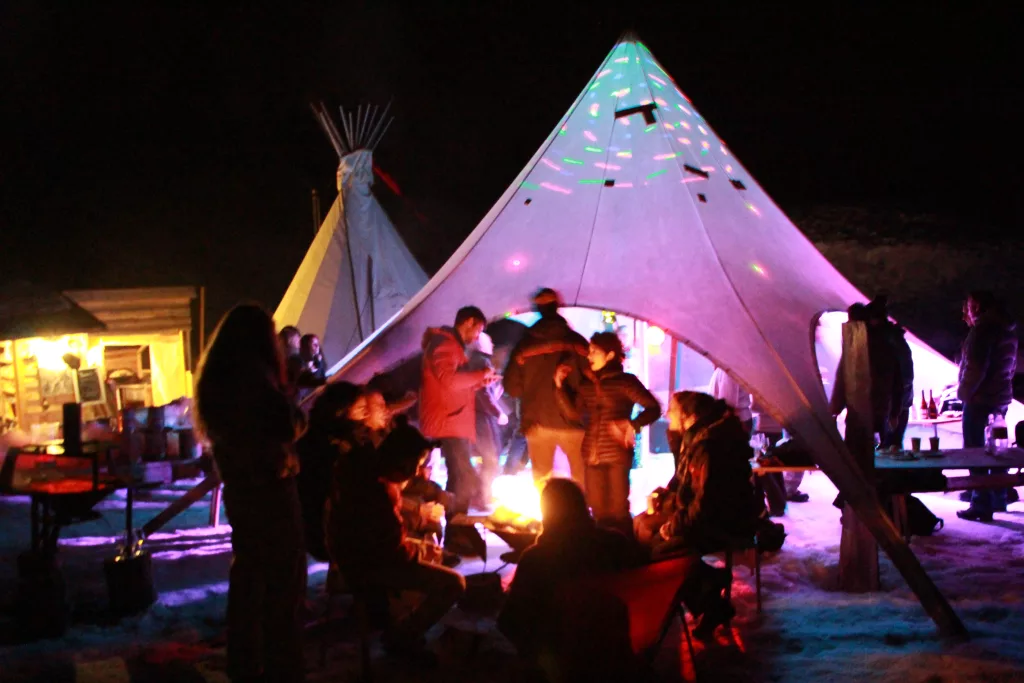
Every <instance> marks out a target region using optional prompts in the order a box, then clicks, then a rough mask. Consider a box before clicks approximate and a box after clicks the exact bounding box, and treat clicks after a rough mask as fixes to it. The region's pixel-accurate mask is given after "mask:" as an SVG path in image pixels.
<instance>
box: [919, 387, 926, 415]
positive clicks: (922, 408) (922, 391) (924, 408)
mask: <svg viewBox="0 0 1024 683" xmlns="http://www.w3.org/2000/svg"><path fill="white" fill-rule="evenodd" d="M920 419H922V420H927V419H928V401H926V400H925V398H924V389H922V390H921V412H920Z"/></svg>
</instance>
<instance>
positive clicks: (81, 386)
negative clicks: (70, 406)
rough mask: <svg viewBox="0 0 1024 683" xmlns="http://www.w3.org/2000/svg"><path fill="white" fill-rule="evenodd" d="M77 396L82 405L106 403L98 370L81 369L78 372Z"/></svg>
mask: <svg viewBox="0 0 1024 683" xmlns="http://www.w3.org/2000/svg"><path fill="white" fill-rule="evenodd" d="M78 396H79V400H80V401H81V402H82V403H103V402H106V397H105V395H104V391H103V381H102V380H101V379H100V371H99V368H82V369H81V370H79V371H78Z"/></svg>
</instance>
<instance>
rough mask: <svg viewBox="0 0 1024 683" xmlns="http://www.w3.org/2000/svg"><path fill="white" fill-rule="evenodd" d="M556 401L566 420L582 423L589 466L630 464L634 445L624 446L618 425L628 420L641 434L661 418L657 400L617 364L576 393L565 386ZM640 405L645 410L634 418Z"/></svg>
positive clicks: (558, 392)
mask: <svg viewBox="0 0 1024 683" xmlns="http://www.w3.org/2000/svg"><path fill="white" fill-rule="evenodd" d="M551 381H552V382H554V380H553V379H552V380H551ZM555 399H556V401H557V403H558V407H559V410H560V411H561V413H562V415H563V416H564V417H565V418H566V420H567V421H569V422H574V423H575V422H578V423H582V424H583V426H584V429H585V430H586V433H585V434H584V436H583V458H584V460H585V462H586V463H587V466H589V467H594V466H597V465H630V464H631V463H632V462H633V446H632V445H630V444H627V443H625V436H626V435H625V433H623V430H622V429H621V428H620V427H619V425H618V424H617V423H618V422H620V421H622V420H628V421H629V423H630V424H632V425H633V429H634V430H636V431H637V432H639V431H640V430H641V429H643V428H644V427H646V426H647V425H649V424H651V423H652V422H654V421H655V420H657V419H658V418H659V417H660V416H661V406H660V405H659V404H658V399H656V398H654V396H653V395H652V394H651V392H650V391H648V390H647V387H645V386H644V385H643V384H641V382H640V380H638V379H637V378H636V376H635V375H631V374H629V373H628V372H625V371H623V369H622V364H621V363H617V362H612V363H609V364H608V365H606V366H604V367H603V368H601V369H600V370H599V371H598V372H597V374H596V376H595V377H594V379H593V380H584V381H583V383H582V384H580V385H579V388H578V389H577V390H575V391H574V390H573V389H571V388H569V387H566V386H565V385H564V384H563V386H562V388H561V389H559V390H556V392H555ZM637 404H639V405H640V406H641V407H643V409H644V410H643V412H642V413H640V414H639V415H637V416H636V418H633V406H635V405H637Z"/></svg>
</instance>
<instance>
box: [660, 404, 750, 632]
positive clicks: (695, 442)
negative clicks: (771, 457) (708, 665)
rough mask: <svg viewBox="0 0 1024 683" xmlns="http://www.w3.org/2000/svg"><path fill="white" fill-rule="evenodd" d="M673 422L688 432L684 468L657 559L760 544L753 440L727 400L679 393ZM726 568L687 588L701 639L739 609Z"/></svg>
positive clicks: (682, 440)
mask: <svg viewBox="0 0 1024 683" xmlns="http://www.w3.org/2000/svg"><path fill="white" fill-rule="evenodd" d="M669 414H670V416H673V415H675V416H676V418H675V420H674V422H675V423H676V424H677V425H678V426H679V428H680V430H681V436H679V437H677V438H676V443H678V444H679V449H680V452H679V455H678V456H677V463H678V467H677V469H676V474H675V476H674V477H673V479H672V481H671V482H670V483H669V486H670V487H672V490H671V491H670V493H671V495H672V502H671V504H670V505H669V510H670V516H669V517H668V521H666V522H665V524H664V525H663V526H662V527H661V529H660V532H659V535H660V542H659V541H656V542H655V545H656V552H655V554H656V555H664V554H670V553H675V552H679V551H680V550H687V551H693V552H698V553H700V554H706V553H709V552H714V551H719V550H722V549H723V548H727V547H730V546H732V545H734V544H735V543H736V542H737V541H749V540H752V539H753V538H754V533H755V530H756V524H757V518H758V514H759V512H760V505H759V503H758V501H757V500H756V496H755V494H754V486H753V484H752V483H751V474H752V473H751V470H750V457H751V455H752V451H751V448H750V443H749V437H748V436H747V432H746V430H745V429H744V428H743V425H742V423H741V422H740V420H739V419H738V418H737V417H736V415H735V414H734V413H733V411H732V409H731V408H729V406H727V405H726V404H725V403H724V402H723V401H719V400H716V399H714V398H713V397H711V396H708V395H707V394H702V393H698V392H695V391H683V392H679V393H677V394H675V395H674V396H673V397H672V400H671V402H670V405H669ZM725 574H726V573H725V572H724V571H723V570H719V569H715V568H713V567H710V566H708V565H702V566H701V567H700V570H699V571H697V572H695V573H694V577H693V579H692V580H691V581H690V582H689V583H688V584H687V586H686V587H685V588H684V597H683V600H684V602H686V604H687V607H688V608H689V609H690V611H691V613H692V614H694V615H695V616H698V617H700V619H701V622H700V624H699V626H698V627H697V629H695V631H694V634H695V635H697V637H700V638H707V637H709V636H710V635H711V634H713V633H714V630H715V629H716V628H717V627H718V626H719V625H721V624H725V623H727V622H728V621H729V620H730V619H731V618H732V617H733V615H735V609H734V608H733V607H732V605H731V604H730V603H729V602H728V601H727V600H726V599H725V598H724V596H723V595H722V591H723V590H724V589H725V587H726V586H727V585H728V581H729V578H730V577H728V576H726V575H725Z"/></svg>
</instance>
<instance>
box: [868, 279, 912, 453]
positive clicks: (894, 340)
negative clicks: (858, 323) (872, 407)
mask: <svg viewBox="0 0 1024 683" xmlns="http://www.w3.org/2000/svg"><path fill="white" fill-rule="evenodd" d="M864 313H865V316H866V317H867V322H868V339H869V342H868V343H869V350H868V353H869V354H870V353H871V347H870V344H871V342H870V340H871V336H872V335H875V336H883V337H884V338H885V339H886V340H887V341H888V343H889V347H890V349H889V350H890V351H891V353H892V359H893V360H894V361H895V367H894V371H895V373H896V380H895V384H896V386H895V387H893V388H892V395H891V397H888V398H887V399H886V400H890V401H892V404H893V406H892V410H891V411H890V413H896V416H895V419H894V420H893V418H892V417H890V419H889V425H888V429H887V431H886V433H885V435H884V436H885V438H883V439H882V440H881V442H880V445H881V447H882V448H895V449H897V450H902V449H903V440H904V437H905V436H906V433H907V424H908V422H909V421H910V408H911V406H913V405H914V356H913V354H912V353H911V351H910V344H908V343H907V339H906V330H904V329H903V328H902V327H900V326H899V325H896V324H895V323H893V322H891V321H890V320H889V309H888V298H887V297H885V296H884V295H879V296H876V297H875V298H874V299H872V300H871V303H869V304H868V305H867V306H866V307H865V308H864ZM872 398H874V394H873V395H872Z"/></svg>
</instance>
